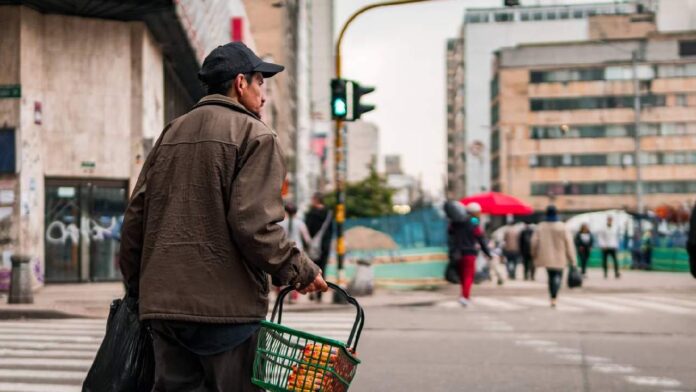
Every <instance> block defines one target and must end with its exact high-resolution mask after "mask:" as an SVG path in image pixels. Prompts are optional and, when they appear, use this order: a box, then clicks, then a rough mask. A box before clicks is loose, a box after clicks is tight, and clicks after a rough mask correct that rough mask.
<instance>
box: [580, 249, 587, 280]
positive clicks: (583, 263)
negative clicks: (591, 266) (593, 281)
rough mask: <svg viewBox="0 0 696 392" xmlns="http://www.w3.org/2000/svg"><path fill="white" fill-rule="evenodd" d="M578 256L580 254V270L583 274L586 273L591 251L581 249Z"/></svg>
mask: <svg viewBox="0 0 696 392" xmlns="http://www.w3.org/2000/svg"><path fill="white" fill-rule="evenodd" d="M578 256H580V270H581V271H582V274H583V275H585V271H587V261H588V260H589V259H590V251H588V250H579V251H578Z"/></svg>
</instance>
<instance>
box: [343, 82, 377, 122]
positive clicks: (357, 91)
mask: <svg viewBox="0 0 696 392" xmlns="http://www.w3.org/2000/svg"><path fill="white" fill-rule="evenodd" d="M350 83H351V87H349V90H350V89H352V90H353V102H352V104H353V105H352V106H353V107H352V109H353V113H351V114H352V115H351V120H357V119H359V118H360V116H362V115H363V113H367V112H369V111H372V110H375V105H370V104H363V103H360V99H361V98H362V96H363V95H366V94H369V93H371V92H373V91H375V88H374V87H369V86H361V85H359V84H357V83H355V82H350Z"/></svg>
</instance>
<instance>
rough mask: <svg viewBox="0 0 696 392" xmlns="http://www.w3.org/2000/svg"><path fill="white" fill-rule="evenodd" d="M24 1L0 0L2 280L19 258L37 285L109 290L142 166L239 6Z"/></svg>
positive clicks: (195, 92) (225, 37)
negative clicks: (26, 261)
mask: <svg viewBox="0 0 696 392" xmlns="http://www.w3.org/2000/svg"><path fill="white" fill-rule="evenodd" d="M10 3H11V4H10ZM23 3H24V2H22V1H0V36H1V37H2V39H0V254H1V255H2V264H1V265H0V270H4V271H7V269H8V268H9V262H10V257H11V256H12V255H24V256H28V257H29V258H30V259H31V260H32V261H31V263H32V270H33V271H34V275H35V278H36V283H37V284H40V283H42V282H43V281H46V282H79V281H102V280H119V279H120V272H119V271H118V251H119V246H120V227H121V223H122V221H123V213H124V210H125V207H126V203H127V199H128V196H129V193H130V191H131V190H132V188H133V186H134V185H135V182H136V179H137V176H138V174H139V172H140V169H141V168H142V164H143V163H144V161H145V158H146V156H147V154H148V153H149V151H150V149H151V148H152V145H153V143H154V141H155V140H156V139H157V138H158V137H159V135H160V133H161V131H162V129H163V128H164V126H165V124H166V123H167V122H168V121H169V120H171V119H172V118H174V117H176V116H179V115H181V114H183V113H184V112H186V111H188V110H189V109H190V108H191V106H192V105H193V103H195V102H196V101H197V100H198V99H199V98H200V97H201V96H202V95H203V94H204V92H203V91H202V86H201V84H200V82H199V81H198V80H197V77H196V74H197V72H198V69H199V65H200V63H201V62H202V60H203V57H204V56H205V55H206V54H207V53H208V52H209V50H211V49H212V48H214V47H215V46H217V45H219V44H221V43H225V42H229V41H230V38H231V29H232V26H231V24H230V21H231V19H232V18H233V17H241V18H245V14H244V7H243V4H242V3H241V0H240V1H225V0H212V1H207V2H206V3H205V4H203V3H200V2H194V1H178V2H169V1H160V2H143V3H142V4H139V3H136V2H117V1H110V0H98V1H93V2H90V3H89V5H85V4H84V3H83V2H77V1H72V0H62V1H52V2H33V1H32V2H29V1H28V2H26V3H27V4H23ZM240 31H246V32H247V37H248V38H251V37H250V35H248V28H247V29H246V30H244V29H242V30H240ZM246 42H248V43H249V44H250V46H252V47H253V41H251V40H246ZM2 276H5V275H2ZM0 280H1V279H0ZM5 286H6V282H4V281H2V282H0V289H3V288H6V287H5Z"/></svg>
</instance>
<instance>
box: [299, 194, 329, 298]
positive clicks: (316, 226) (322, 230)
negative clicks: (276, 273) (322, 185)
mask: <svg viewBox="0 0 696 392" xmlns="http://www.w3.org/2000/svg"><path fill="white" fill-rule="evenodd" d="M305 224H306V225H307V231H309V236H310V237H312V238H315V237H316V236H318V235H319V236H321V239H320V241H319V246H320V251H319V253H318V255H317V256H318V257H313V259H312V261H314V263H316V264H317V265H318V266H319V268H321V271H322V273H323V272H324V271H325V270H326V263H327V262H328V260H329V255H330V254H331V237H332V235H333V217H332V214H331V211H329V209H328V208H326V206H324V196H323V195H322V194H321V193H319V192H317V193H315V194H314V195H313V196H312V204H311V206H310V207H309V211H307V213H306V214H305ZM315 298H316V300H317V301H318V302H321V292H318V293H317V295H316V296H315Z"/></svg>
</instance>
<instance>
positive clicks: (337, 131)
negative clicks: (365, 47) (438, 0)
mask: <svg viewBox="0 0 696 392" xmlns="http://www.w3.org/2000/svg"><path fill="white" fill-rule="evenodd" d="M426 1H432V0H402V1H385V2H381V3H375V4H370V5H368V6H365V7H363V8H361V9H359V10H358V11H356V12H355V13H354V14H353V15H351V16H350V18H348V20H347V21H346V22H345V23H344V24H343V27H342V28H341V32H340V33H339V34H338V40H337V41H336V79H341V43H342V42H343V36H344V35H345V33H346V30H347V29H348V26H349V25H350V24H351V23H352V22H353V21H354V20H355V19H356V18H357V17H358V16H360V15H362V14H363V13H365V12H367V11H369V10H372V9H375V8H381V7H389V6H394V5H403V4H410V3H423V2H426ZM342 128H343V120H341V119H336V127H335V128H334V158H335V164H334V166H335V167H334V177H335V183H336V212H335V216H336V258H337V261H338V266H337V269H336V280H337V283H338V284H339V285H343V284H344V282H343V261H344V259H345V254H346V246H345V240H344V239H343V223H344V222H345V217H346V214H345V211H346V208H345V202H346V194H345V181H346V172H347V167H346V151H345V148H344V146H345V141H344V140H343V131H342Z"/></svg>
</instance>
